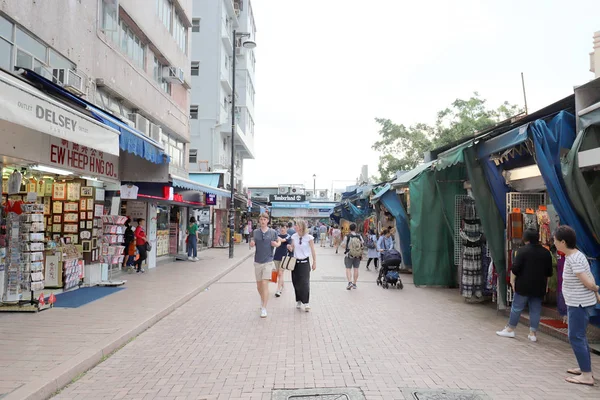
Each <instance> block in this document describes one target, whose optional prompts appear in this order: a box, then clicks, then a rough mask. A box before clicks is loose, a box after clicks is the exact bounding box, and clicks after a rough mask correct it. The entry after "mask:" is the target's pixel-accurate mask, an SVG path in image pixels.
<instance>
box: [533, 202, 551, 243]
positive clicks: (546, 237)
mask: <svg viewBox="0 0 600 400" xmlns="http://www.w3.org/2000/svg"><path fill="white" fill-rule="evenodd" d="M536 216H537V221H538V225H539V229H540V244H541V245H542V246H549V245H550V243H551V241H552V233H551V230H550V216H549V215H548V211H547V209H546V207H545V206H540V208H539V209H538V210H537V212H536Z"/></svg>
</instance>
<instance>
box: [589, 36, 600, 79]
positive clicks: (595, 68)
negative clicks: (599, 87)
mask: <svg viewBox="0 0 600 400" xmlns="http://www.w3.org/2000/svg"><path fill="white" fill-rule="evenodd" d="M593 44H594V51H592V52H591V53H590V72H593V73H594V75H595V76H596V78H600V31H598V32H595V33H594V37H593Z"/></svg>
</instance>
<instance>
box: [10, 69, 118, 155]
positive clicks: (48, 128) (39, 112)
mask: <svg viewBox="0 0 600 400" xmlns="http://www.w3.org/2000/svg"><path fill="white" fill-rule="evenodd" d="M0 120H4V121H8V122H10V123H13V124H16V125H21V126H25V127H27V128H30V129H32V130H34V131H37V132H41V133H45V134H48V135H50V136H54V137H57V138H60V139H64V140H68V141H70V142H73V143H77V144H79V145H82V146H86V147H89V148H90V149H96V150H98V151H102V152H105V153H108V154H112V155H117V156H118V155H119V134H118V133H117V132H115V131H114V130H112V129H109V128H108V127H106V126H105V125H103V124H101V123H99V122H98V121H96V120H95V119H94V118H91V117H89V116H87V115H85V114H84V113H82V112H80V111H79V110H77V109H75V108H73V107H70V106H69V105H67V104H64V103H62V102H60V101H57V100H55V99H53V98H52V97H50V96H48V95H47V94H46V93H44V92H42V91H40V90H38V89H37V88H35V87H33V86H32V85H30V84H28V83H27V82H25V81H22V80H20V79H18V78H16V77H14V76H12V75H10V74H9V73H6V72H3V71H0Z"/></svg>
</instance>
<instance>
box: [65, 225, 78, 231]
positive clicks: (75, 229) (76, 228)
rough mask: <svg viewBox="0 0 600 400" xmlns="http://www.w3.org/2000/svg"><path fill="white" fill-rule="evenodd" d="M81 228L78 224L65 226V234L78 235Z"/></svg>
mask: <svg viewBox="0 0 600 400" xmlns="http://www.w3.org/2000/svg"><path fill="white" fill-rule="evenodd" d="M78 230H79V226H78V225H77V224H64V225H63V232H65V233H77V231H78Z"/></svg>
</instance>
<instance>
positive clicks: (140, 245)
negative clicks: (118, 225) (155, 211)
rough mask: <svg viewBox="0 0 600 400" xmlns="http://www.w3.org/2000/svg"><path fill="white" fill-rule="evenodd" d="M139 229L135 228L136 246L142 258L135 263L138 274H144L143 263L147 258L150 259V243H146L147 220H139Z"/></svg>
mask: <svg viewBox="0 0 600 400" xmlns="http://www.w3.org/2000/svg"><path fill="white" fill-rule="evenodd" d="M137 224H138V226H137V228H135V245H136V247H137V250H138V253H140V258H138V259H137V261H136V262H135V266H136V272H138V273H140V272H141V273H144V269H143V268H142V263H143V262H144V260H146V258H148V247H147V246H148V242H147V241H146V220H145V219H144V218H139V219H138V220H137Z"/></svg>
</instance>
